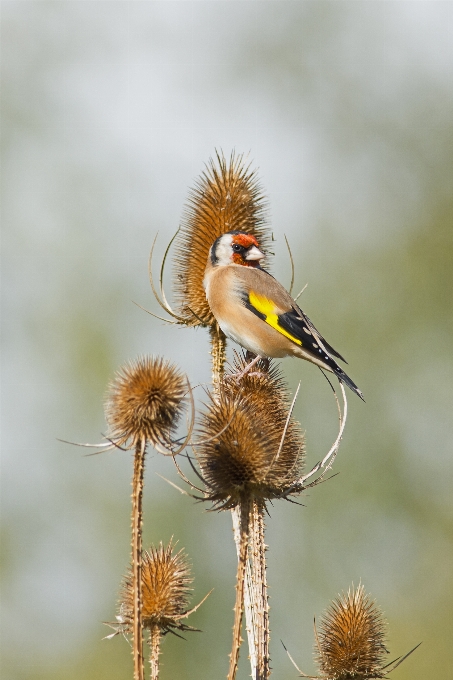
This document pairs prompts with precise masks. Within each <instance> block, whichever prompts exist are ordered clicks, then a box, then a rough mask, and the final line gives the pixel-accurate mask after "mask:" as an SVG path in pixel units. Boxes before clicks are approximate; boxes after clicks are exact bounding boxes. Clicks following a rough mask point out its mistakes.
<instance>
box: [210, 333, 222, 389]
mask: <svg viewBox="0 0 453 680" xmlns="http://www.w3.org/2000/svg"><path fill="white" fill-rule="evenodd" d="M209 334H210V336H211V356H212V383H213V385H214V389H218V388H219V385H220V383H221V382H222V379H223V374H224V371H225V361H226V336H225V334H224V332H223V331H222V329H221V328H220V327H219V325H218V324H217V322H216V323H215V324H213V325H212V326H210V327H209Z"/></svg>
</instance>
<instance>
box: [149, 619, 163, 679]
mask: <svg viewBox="0 0 453 680" xmlns="http://www.w3.org/2000/svg"><path fill="white" fill-rule="evenodd" d="M160 638H161V632H160V628H159V626H158V625H157V624H155V625H154V626H152V627H151V628H150V629H149V638H148V644H149V650H150V651H149V663H150V666H151V680H159V654H160Z"/></svg>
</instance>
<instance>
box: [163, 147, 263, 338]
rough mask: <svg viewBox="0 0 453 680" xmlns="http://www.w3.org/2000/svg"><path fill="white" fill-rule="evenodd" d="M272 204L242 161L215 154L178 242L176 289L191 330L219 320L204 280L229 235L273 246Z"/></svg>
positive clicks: (196, 189) (192, 199)
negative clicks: (213, 251)
mask: <svg viewBox="0 0 453 680" xmlns="http://www.w3.org/2000/svg"><path fill="white" fill-rule="evenodd" d="M266 215H267V204H266V200H265V198H264V195H263V193H262V190H261V187H260V185H259V183H258V181H257V176H256V172H255V171H254V170H251V169H250V164H247V163H246V162H245V160H244V157H243V156H242V155H235V154H234V153H232V154H231V157H230V160H229V162H228V161H227V160H226V159H225V157H224V156H223V154H222V153H221V152H220V153H216V159H211V160H210V161H209V163H208V165H207V166H206V170H205V171H204V172H203V173H202V174H201V176H200V177H199V178H198V180H197V182H196V184H195V187H194V188H193V189H192V190H191V192H190V194H189V200H188V202H187V206H186V210H185V213H184V215H183V219H182V225H181V228H180V231H179V233H178V235H177V237H176V257H175V268H174V289H175V295H176V298H177V300H178V302H179V311H180V314H181V316H182V317H184V318H187V319H190V320H191V321H189V322H188V323H190V324H191V325H194V326H196V325H205V326H211V325H212V324H213V323H214V322H215V320H214V317H213V315H212V313H211V310H210V308H209V305H208V303H207V300H206V295H205V292H204V288H203V277H204V273H205V269H206V263H207V260H208V255H209V250H210V248H211V246H212V244H213V243H214V241H215V240H216V239H217V238H219V237H220V236H222V235H223V234H226V233H227V232H230V231H235V230H236V231H241V232H245V233H247V234H252V235H253V236H255V238H256V239H257V240H258V242H259V244H260V246H261V247H262V248H264V249H265V250H266V249H267V247H268V246H269V243H270V233H269V231H268V229H267V227H266Z"/></svg>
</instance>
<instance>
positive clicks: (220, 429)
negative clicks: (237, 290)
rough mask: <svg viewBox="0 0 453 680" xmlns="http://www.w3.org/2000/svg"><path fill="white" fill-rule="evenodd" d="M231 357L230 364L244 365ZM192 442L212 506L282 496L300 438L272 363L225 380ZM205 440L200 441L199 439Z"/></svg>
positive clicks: (297, 471)
mask: <svg viewBox="0 0 453 680" xmlns="http://www.w3.org/2000/svg"><path fill="white" fill-rule="evenodd" d="M247 363H248V362H247V360H246V358H245V357H244V356H241V357H239V356H238V355H237V356H236V362H235V368H236V369H237V370H239V371H240V370H243V368H244V367H245V366H246V365H247ZM200 434H201V437H202V440H201V443H200V444H199V445H198V446H197V447H196V452H197V458H198V463H199V466H200V472H201V476H202V478H203V481H204V483H205V485H206V491H205V493H206V497H207V499H208V500H211V501H212V502H213V503H214V508H218V509H223V508H232V507H235V506H236V505H238V504H239V503H241V502H243V501H244V500H245V499H246V498H254V499H257V500H258V501H261V502H263V503H265V502H266V501H267V500H271V499H273V498H281V497H284V496H285V493H286V492H287V491H288V490H289V489H290V488H291V487H292V485H293V484H294V483H295V482H296V481H297V480H298V479H299V478H300V475H301V472H302V469H303V463H304V456H305V450H304V437H303V434H302V432H301V429H300V425H299V423H298V422H297V421H295V420H294V419H293V418H292V416H291V414H290V400H289V395H288V391H287V388H286V386H285V384H284V382H283V379H282V377H281V374H280V372H279V370H278V368H277V367H274V366H272V365H270V364H269V361H268V360H260V362H259V363H258V364H257V368H256V372H255V374H253V375H248V374H246V375H245V376H244V377H243V378H242V379H241V381H240V382H239V383H237V382H236V381H235V380H234V379H230V380H228V379H227V380H226V381H225V382H224V383H223V384H222V388H221V390H220V391H219V393H218V395H217V394H216V396H215V398H214V397H213V398H212V399H211V402H210V404H209V407H208V410H207V411H206V412H205V413H204V414H203V415H202V420H201V423H200ZM203 442H204V443H203Z"/></svg>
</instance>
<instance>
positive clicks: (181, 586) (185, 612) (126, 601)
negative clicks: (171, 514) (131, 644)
mask: <svg viewBox="0 0 453 680" xmlns="http://www.w3.org/2000/svg"><path fill="white" fill-rule="evenodd" d="M192 583H193V576H192V574H191V571H190V565H189V561H188V557H187V555H186V553H185V552H184V550H183V549H181V550H179V551H178V552H177V553H175V552H174V545H173V544H172V542H171V541H170V543H169V545H168V546H167V547H166V548H165V547H164V546H163V544H162V543H160V544H159V546H158V547H157V548H156V547H154V546H151V548H150V549H149V550H148V551H146V550H145V551H144V552H143V555H142V594H143V602H142V621H143V628H148V629H151V628H152V627H153V626H157V627H158V628H159V629H160V632H161V634H163V635H165V634H166V633H168V632H171V631H172V630H197V629H196V628H192V627H191V626H187V625H186V624H184V623H182V619H185V618H187V617H188V616H189V615H190V614H191V613H192V612H193V611H195V609H197V608H198V606H200V605H198V606H197V607H195V608H194V609H192V610H190V611H189V609H188V605H189V600H190V597H191V593H192V588H191V585H192ZM133 597H134V593H133V586H132V572H131V570H129V571H128V572H127V574H126V575H125V576H124V578H123V583H122V587H121V593H120V599H119V607H118V616H117V617H116V618H117V621H118V622H119V625H115V628H116V630H117V632H121V633H129V632H130V631H131V629H132V617H133ZM203 601H204V600H203ZM112 625H113V624H112Z"/></svg>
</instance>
